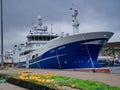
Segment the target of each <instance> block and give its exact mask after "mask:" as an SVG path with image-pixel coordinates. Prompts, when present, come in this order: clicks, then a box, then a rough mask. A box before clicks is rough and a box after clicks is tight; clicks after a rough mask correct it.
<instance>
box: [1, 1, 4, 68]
mask: <svg viewBox="0 0 120 90" xmlns="http://www.w3.org/2000/svg"><path fill="white" fill-rule="evenodd" d="M1 68H2V69H4V60H3V6H2V0H1Z"/></svg>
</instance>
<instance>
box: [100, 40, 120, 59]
mask: <svg viewBox="0 0 120 90" xmlns="http://www.w3.org/2000/svg"><path fill="white" fill-rule="evenodd" d="M100 56H111V57H113V58H114V59H115V60H120V42H109V43H107V44H106V45H105V46H104V47H103V49H102V50H101V51H100Z"/></svg>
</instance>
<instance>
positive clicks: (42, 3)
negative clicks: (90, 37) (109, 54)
mask: <svg viewBox="0 0 120 90" xmlns="http://www.w3.org/2000/svg"><path fill="white" fill-rule="evenodd" d="M71 7H74V8H76V9H77V10H78V11H79V15H78V20H79V22H80V33H86V32H94V31H97V32H98V31H112V32H114V36H113V37H112V38H111V39H110V41H114V42H116V41H120V0H3V8H4V50H6V49H9V48H12V47H13V46H14V45H15V44H19V43H22V42H25V41H26V34H27V33H28V32H29V30H30V28H32V23H33V22H36V19H37V16H38V15H40V16H41V17H42V18H43V22H44V24H45V25H47V26H48V29H49V30H50V28H51V27H50V25H51V24H53V31H54V32H55V33H61V32H68V33H72V21H71V20H72V18H71V13H72V12H71V11H70V8H71ZM0 43H1V42H0Z"/></svg>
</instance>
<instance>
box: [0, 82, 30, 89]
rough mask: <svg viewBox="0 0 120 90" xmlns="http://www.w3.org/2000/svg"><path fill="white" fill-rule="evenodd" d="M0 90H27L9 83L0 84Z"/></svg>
mask: <svg viewBox="0 0 120 90" xmlns="http://www.w3.org/2000/svg"><path fill="white" fill-rule="evenodd" d="M0 90H28V89H25V88H21V87H18V86H15V85H12V84H9V83H0Z"/></svg>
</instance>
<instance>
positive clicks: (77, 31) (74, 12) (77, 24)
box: [71, 8, 80, 34]
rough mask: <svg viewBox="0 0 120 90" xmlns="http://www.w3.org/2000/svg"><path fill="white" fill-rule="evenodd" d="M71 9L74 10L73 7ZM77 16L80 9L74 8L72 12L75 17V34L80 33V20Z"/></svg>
mask: <svg viewBox="0 0 120 90" xmlns="http://www.w3.org/2000/svg"><path fill="white" fill-rule="evenodd" d="M71 10H73V8H71ZM77 16H78V10H76V9H75V10H73V14H72V17H73V20H72V22H73V25H72V26H73V34H79V25H80V24H79V22H78V20H77Z"/></svg>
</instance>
